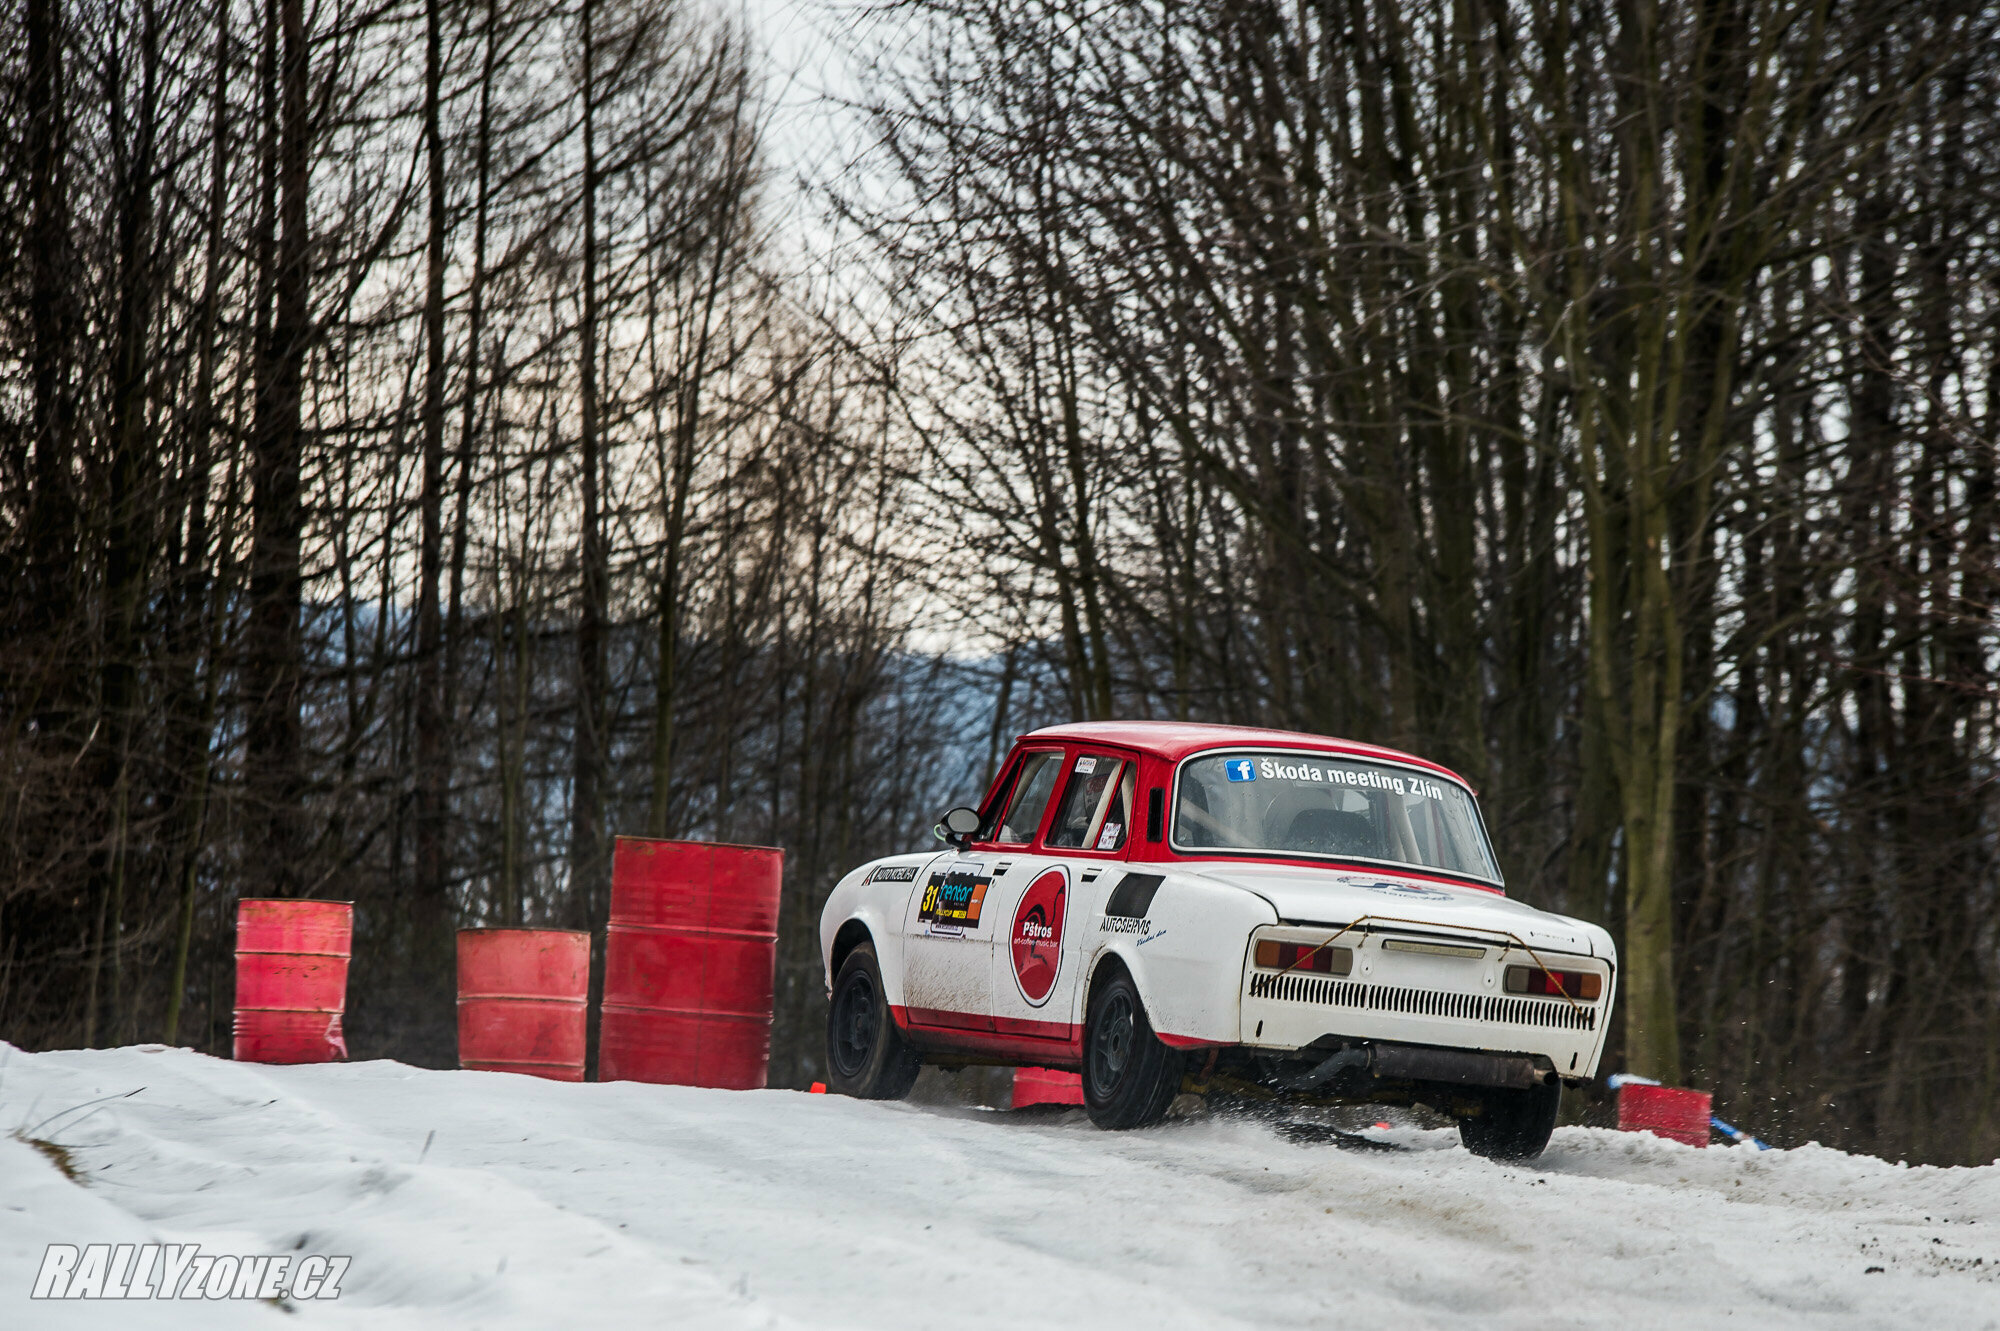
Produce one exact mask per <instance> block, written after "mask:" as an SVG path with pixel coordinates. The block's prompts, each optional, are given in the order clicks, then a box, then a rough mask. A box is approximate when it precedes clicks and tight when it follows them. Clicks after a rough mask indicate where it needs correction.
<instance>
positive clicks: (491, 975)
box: [458, 929, 590, 1081]
mask: <svg viewBox="0 0 2000 1331" xmlns="http://www.w3.org/2000/svg"><path fill="white" fill-rule="evenodd" d="M589 1001H590V935H589V934H587V933H583V932H581V931H580V930H575V929H460V930H459V931H458V1065H459V1066H460V1067H462V1068H471V1069H474V1070H475V1071H479V1072H525V1073H527V1074H528V1075H530V1076H534V1077H547V1078H549V1079H550V1080H552V1081H582V1080H583V1031H584V1016H585V1014H586V1012H587V1011H588V1010H589V1009H588V1003H589Z"/></svg>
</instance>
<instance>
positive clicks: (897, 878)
mask: <svg viewBox="0 0 2000 1331" xmlns="http://www.w3.org/2000/svg"><path fill="white" fill-rule="evenodd" d="M923 867H924V866H923V865H921V864H882V865H877V866H876V867H875V868H874V869H872V870H870V871H869V874H868V881H869V882H871V883H913V882H915V881H916V880H917V870H919V869H921V868H923Z"/></svg>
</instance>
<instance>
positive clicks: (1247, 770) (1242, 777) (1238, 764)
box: [1222, 758, 1257, 781]
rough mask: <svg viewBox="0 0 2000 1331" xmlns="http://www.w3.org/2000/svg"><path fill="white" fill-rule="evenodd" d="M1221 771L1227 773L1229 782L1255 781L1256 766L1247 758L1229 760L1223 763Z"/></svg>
mask: <svg viewBox="0 0 2000 1331" xmlns="http://www.w3.org/2000/svg"><path fill="white" fill-rule="evenodd" d="M1222 766H1223V770H1224V771H1226V772H1228V773H1229V779H1230V780H1231V781H1255V780H1256V779H1257V765H1256V764H1255V763H1253V762H1251V761H1250V760H1249V759H1248V758H1231V759H1230V760H1229V761H1228V762H1226V763H1224V764H1223V765H1222Z"/></svg>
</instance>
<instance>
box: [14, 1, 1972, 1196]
mask: <svg viewBox="0 0 2000 1331" xmlns="http://www.w3.org/2000/svg"><path fill="white" fill-rule="evenodd" d="M825 24H826V26H827V28H828V30H829V32H830V33H835V34H837V35H838V37H839V40H840V41H842V42H843V43H844V44H845V46H846V48H847V51H848V60H849V68H850V69H851V79H850V80H849V86H843V87H839V88H836V89H834V90H833V92H834V94H835V96H834V97H833V98H832V100H834V101H836V102H837V103H838V105H837V107H835V108H834V115H833V123H835V124H837V125H838V126H840V127H841V142H842V145H843V147H844V152H843V153H842V154H840V155H838V156H837V157H832V158H822V159H820V160H814V161H811V162H808V163H805V164H804V165H803V169H802V170H800V171H798V172H793V171H791V170H789V169H786V168H783V167H780V166H778V165H776V163H777V161H778V160H779V154H777V153H776V152H775V151H774V148H773V145H774V144H775V143H778V142H781V141H783V140H784V138H785V136H786V134H787V133H788V132H790V131H789V130H788V129H787V124H786V121H785V118H784V117H785V112H784V110H783V105H784V104H783V100H782V99H779V98H776V97H774V96H773V95H772V91H771V90H772V86H773V82H774V71H773V70H772V69H771V67H770V66H771V62H770V60H769V59H768V57H767V56H765V55H764V54H763V46H762V44H761V40H760V38H759V35H758V34H757V33H756V32H755V31H754V30H751V29H746V28H745V27H744V26H743V25H742V24H741V23H740V22H739V21H737V20H735V19H732V18H731V17H730V15H729V14H727V13H725V12H723V11H722V10H720V9H715V10H711V9H708V8H705V7H704V6H703V5H702V4H701V3H699V0H668V2H667V3H639V0H390V2H389V3H382V4H366V3H360V2H359V0H323V3H320V4H318V5H315V6H308V5H306V4H305V3H304V0H264V3H262V4H251V3H246V2H245V0H216V2H215V3H212V4H195V5H185V6H172V5H166V4H163V3H160V0H91V2H90V3H78V2H77V0H15V3H14V4H12V5H10V6H9V9H8V13H7V16H6V19H5V27H4V56H0V61H4V63H3V64H0V90H4V96H5V101H4V111H0V293H4V294H0V363H4V368H3V369H0V376H4V377H0V1038H4V1039H6V1040H9V1041H12V1042H14V1043H17V1044H21V1045H24V1046H29V1047H44V1046H50V1045H74V1044H84V1045H93V1044H95V1045H103V1044H116V1043H129V1042H133V1041H153V1040H162V1041H169V1042H173V1043H181V1044H192V1045H194V1046H196V1047H198V1048H203V1049H207V1050H210V1051H215V1052H222V1051H226V1049H227V1046H228V1026H229V1008H230V1001H231V995H230V978H229V977H230V969H229V957H230V946H231V920H232V918H233V910H234V903H235V901H236V899H237V898H238V897H240V896H260V895H279V896H282V895H314V896H332V897H340V898H350V899H353V900H354V901H355V902H356V903H357V940H356V958H357V959H356V965H355V971H354V980H353V985H352V995H353V997H352V999H351V1001H350V1010H351V1012H352V1018H351V1021H350V1043H351V1045H352V1047H353V1049H354V1051H355V1055H356V1056H357V1057H395V1058H403V1059H407V1060H410V1061H413V1062H418V1063H427V1064H448V1063H449V1062H450V1061H451V1060H452V1058H453V1048H452V1004H451V996H452V990H451V966H450V946H451V934H452V930H453V929H454V928H456V927H458V926H461V925H467V924H479V923H504V922H526V923H542V922H546V923H553V924H563V925H570V926H573V927H579V928H599V929H601V926H602V924H603V922H604V914H605V910H606V907H607V899H608V854H609V846H610V838H611V837H612V836H614V835H616V834H618V833H621V832H628V833H645V834H654V835H666V836H700V837H716V838H723V839H730V840H738V841H756V842H765V843H769V844H776V845H781V846H783V847H784V848H785V850H786V852H787V862H786V886H785V900H784V914H783V918H782V921H781V938H780V943H779V977H778V978H779V988H778V992H779V999H778V1005H779V1010H778V1015H777V1028H776V1036H775V1046H774V1061H773V1080H774V1083H775V1084H784V1085H797V1084H801V1083H802V1082H804V1081H807V1080H810V1079H811V1077H812V1075H813V1074H814V1073H815V1072H816V1071H817V1070H818V1062H819V1059H820V1057H821V1055H820V1052H819V1039H820V1037H819V1026H820V1022H821V1013H822V1011H823V1007H822V1004H823V996H822V993H821V984H822V980H821V976H820V974H819V971H818V960H817V955H816V939H815V936H814V927H815V923H816V919H817V914H818V907H819V903H820V902H821V900H823V898H824V895H825V893H826V891H827V890H828V889H829V888H830V887H831V886H832V883H833V881H834V880H835V878H836V877H838V875H839V873H840V872H841V871H843V870H844V869H845V868H847V867H849V866H850V865H851V864H852V863H855V862H857V861H859V860H860V859H862V858H865V857H867V856H870V855H874V854H879V853H885V852H888V851H891V850H895V849H907V848H912V847H915V846H917V845H919V844H921V843H922V839H923V838H924V837H926V836H927V835H928V833H927V831H926V829H927V828H928V827H929V825H930V823H931V821H932V819H933V817H934V816H935V814H936V813H937V812H938V810H939V808H941V807H942V805H943V803H944V802H948V801H950V800H951V799H953V798H954V797H963V796H965V795H967V794H969V793H971V791H972V788H973V787H975V786H977V784H978V783H979V782H980V781H981V780H983V778H984V777H985V775H986V773H987V772H988V771H989V770H990V769H991V765H992V763H993V761H994V759H995V757H996V754H997V752H998V751H999V750H1000V748H1001V747H1003V746H1004V744H1005V743H1006V741H1007V740H1008V739H1009V738H1011V736H1012V735H1013V734H1015V733H1017V732H1018V731H1020V730H1023V729H1026V728H1028V727H1029V726H1031V725H1034V724H1039V723H1042V722H1046V721H1054V720H1064V719H1088V718H1099V717H1108V716H1166V717H1192V718H1201V719H1207V720H1217V721H1238V722H1256V723H1262V724H1275V725H1281V726H1286V727H1292V728H1299V729H1307V730H1313V731H1319V732H1325V733H1333V734H1342V735H1348V736H1352V737H1354V738H1358V739H1364V740H1371V741H1380V742H1386V743H1391V744H1395V745H1399V746H1403V747H1408V748H1411V749H1414V750H1416V751H1418V752H1421V753H1424V754H1426V755H1428V756H1431V757H1434V758H1437V759H1439V760H1440V761H1443V762H1446V763H1448V764H1450V765H1452V766H1454V767H1455V768H1457V769H1458V770H1459V771H1461V772H1463V773H1464V774H1465V775H1466V776H1467V778H1468V779H1469V780H1471V781H1472V783H1473V784H1474V785H1475V786H1477V787H1478V788H1479V789H1480V790H1481V791H1482V794H1483V800H1484V804H1485V806H1486V810H1487V815H1488V819H1489V822H1490V824H1491V826H1492V829H1493V832H1494V835H1495V838H1496V842H1497V845H1498V848H1499V851H1500V855H1501V860H1502V863H1503V866H1504V868H1505V870H1506V873H1507V877H1508V880H1509V883H1510V891H1512V892H1513V893H1515V894H1517V895H1520V896H1522V897H1524V898H1526V899H1528V900H1530V901H1533V902H1535V903H1537V904H1541V905H1547V906H1551V907H1553V908H1556V909H1560V910H1564V911H1567V912H1569V913H1572V914H1576V915H1580V916H1584V917H1587V918H1591V919H1595V920H1599V921H1602V922H1604V923H1605V924H1607V925H1608V926H1609V927H1611V928H1612V929H1613V931H1614V933H1615V934H1616V935H1617V936H1618V937H1619V939H1620V943H1621V950H1622V955H1623V959H1624V970H1623V974H1622V977H1621V981H1622V982H1621V984H1620V993H1619V1003H1620V1008H1621V1012H1622V1013H1623V1016H1624V1019H1623V1022H1622V1029H1621V1032H1620V1035H1619V1036H1618V1042H1617V1045H1616V1047H1615V1049H1614V1051H1613V1053H1612V1055H1611V1056H1610V1057H1609V1058H1608V1059H1607V1062H1606V1067H1607V1068H1609V1069H1617V1068H1629V1069H1630V1070H1633V1071H1639V1072H1646V1073H1650V1074H1652V1075H1656V1076H1660V1077H1663V1078H1665V1079H1667V1080H1671V1081H1685V1082H1687V1083H1689V1084H1695V1085H1702V1086H1711V1087H1713V1088H1715V1089H1716V1091H1717V1092H1718V1112H1721V1113H1723V1114H1724V1115H1725V1116H1726V1117H1730V1118H1732V1119H1736V1120H1739V1121H1742V1122H1746V1123H1748V1124H1751V1125H1753V1126H1754V1128H1755V1130H1756V1131H1757V1132H1758V1133H1759V1135H1761V1136H1764V1137H1765V1138H1767V1139H1769V1140H1774V1141H1779V1142H1783V1143H1792V1142H1798V1141H1804V1140H1808V1139H1818V1140H1822V1141H1826V1142H1829V1143H1833V1144H1838V1145H1841V1146H1845V1147H1850V1148H1856V1149H1866V1150H1874V1151H1880V1152H1884V1153H1888V1154H1892V1155H1897V1156H1903V1157H1907V1158H1910V1159H1924V1160H1935V1161H1985V1160H1990V1159H1992V1158H1993V1157H1994V1156H1995V1155H1996V1154H2000V1112H1996V1100H2000V875H1997V874H1996V854H1995V845H1996V841H1995V838H1996V834H2000V827H1996V822H2000V796H1996V790H1995V783H1994V778H1995V770H1994V764H1995V757H1996V739H2000V735H1996V724H1995V723H1996V687H2000V684H1997V683H1996V677H1995V672H1996V667H2000V659H1996V653H1997V652H2000V636H1997V635H1996V632H1995V625H1994V618H1993V606H1994V601H1995V592H1996V585H1997V584H2000V565H1997V564H1996V560H2000V494H1996V480H2000V457H1996V447H2000V404H1996V402H1995V392H1996V389H2000V12H1996V11H1995V10H1993V9H1992V7H1991V6H1988V5H1980V4H1971V3H1966V4H1960V3H1956V2H1955V0H1937V2H1936V3H1930V4H1925V5H1921V6H1919V5H1912V4H1896V3H1887V2H1885V0H1860V3H1855V4H1849V5H1844V6H1837V5H1833V4H1830V3H1823V2H1819V3H1815V2H1813V0H1688V2H1686V3H1654V2H1652V0H1620V2H1619V3H1616V4H1612V5H1597V4H1585V3H1575V2H1574V0H1519V2H1517V3H1507V2H1506V0H1451V2H1450V3H1446V2H1445V0H1414V2H1412V3H1397V4H1390V3H1382V2H1381V0H1348V3H1343V4H1337V5H1336V4H1310V3H1308V4H1288V5H1279V4H1270V3H1262V2H1261V0H1240V2H1232V3H1227V4H1222V5H1212V6H1184V5H1180V4H1176V3H1168V2H1166V0H1112V3H1108V4H1103V5H1096V6H1089V7H1080V6H1074V5H1069V4H1064V3H1053V2H1048V0H981V2H979V3H974V2H973V0H908V2H907V3H886V4H882V5H878V6H874V7H869V8H865V9H858V10H829V11H827V13H826V15H825Z"/></svg>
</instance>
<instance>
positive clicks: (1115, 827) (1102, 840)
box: [1097, 823, 1125, 850]
mask: <svg viewBox="0 0 2000 1331" xmlns="http://www.w3.org/2000/svg"><path fill="white" fill-rule="evenodd" d="M1124 830H1125V824H1123V823H1106V824H1105V825H1104V830H1103V831H1102V832H1099V833H1098V834H1097V848H1098V849H1099V850H1116V849H1118V835H1119V833H1121V832H1123V831H1124Z"/></svg>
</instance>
